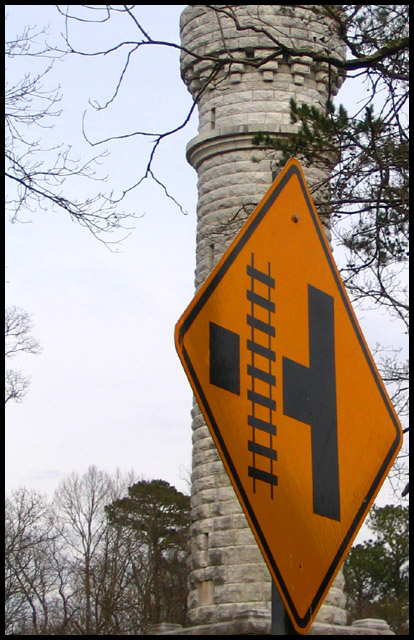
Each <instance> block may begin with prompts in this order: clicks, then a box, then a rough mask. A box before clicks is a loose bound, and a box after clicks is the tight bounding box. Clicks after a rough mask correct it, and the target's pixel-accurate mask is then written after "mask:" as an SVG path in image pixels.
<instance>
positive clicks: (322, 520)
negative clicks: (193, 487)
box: [175, 160, 402, 633]
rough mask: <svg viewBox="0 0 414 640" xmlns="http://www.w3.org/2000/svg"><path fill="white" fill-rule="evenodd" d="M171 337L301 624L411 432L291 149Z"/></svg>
mask: <svg viewBox="0 0 414 640" xmlns="http://www.w3.org/2000/svg"><path fill="white" fill-rule="evenodd" d="M175 340H176V347H177V351H178V354H179V357H180V359H181V362H182V364H183V367H184V369H185V371H186V374H187V376H188V379H189V381H190V383H191V386H192V388H193V391H194V393H195V395H196V398H197V401H198V403H199V406H200V408H201V410H202V412H203V415H204V417H205V420H206V422H207V424H208V426H209V429H210V431H211V435H212V437H213V439H214V441H215V443H216V446H217V448H218V450H219V452H220V455H221V458H222V460H223V463H224V466H225V468H226V470H227V472H228V474H229V476H230V479H231V482H232V484H233V486H234V489H235V491H236V494H237V496H238V498H239V500H240V503H241V505H242V507H243V510H244V513H245V514H246V517H247V519H248V521H249V524H250V526H251V528H252V530H253V533H254V535H255V538H256V540H257V543H258V545H259V547H260V549H261V551H262V553H263V556H264V558H265V561H266V563H267V566H268V568H269V571H270V573H271V575H272V578H273V580H274V582H275V584H276V586H277V588H278V590H279V593H280V596H281V598H282V600H283V602H284V604H285V607H286V609H287V611H288V612H289V615H290V618H291V620H292V623H293V625H294V626H295V628H296V630H297V631H298V632H299V633H306V632H307V630H308V629H309V627H310V625H311V624H312V622H313V620H314V618H315V616H316V613H317V611H318V609H319V606H320V605H321V604H322V602H323V600H324V598H325V596H326V593H327V591H328V589H329V587H330V585H331V584H332V582H333V580H334V578H335V575H336V573H337V571H338V569H339V567H340V566H341V564H342V562H343V560H344V558H345V555H346V553H347V551H348V550H349V548H350V546H351V544H352V541H353V540H354V538H355V536H356V534H357V532H358V530H359V528H360V526H361V524H362V522H363V521H364V518H365V517H366V515H367V513H368V511H369V508H370V506H371V505H372V502H373V500H374V498H375V496H376V494H377V493H378V491H379V489H380V487H381V485H382V483H383V481H384V479H385V477H386V476H387V474H388V472H389V470H390V467H391V465H392V463H393V461H394V459H395V457H396V455H397V453H398V451H399V449H400V447H401V441H402V432H401V426H400V424H399V421H398V418H397V416H396V414H395V411H394V409H393V407H392V405H391V402H390V400H389V397H388V395H387V392H386V390H385V387H384V385H383V383H382V381H381V379H380V376H379V374H378V371H377V369H376V367H375V364H374V362H373V359H372V356H371V354H370V352H369V349H368V347H367V345H366V342H365V340H364V337H363V335H362V332H361V329H360V327H359V325H358V322H357V319H356V317H355V314H354V312H353V310H352V307H351V304H350V302H349V299H348V296H347V294H346V292H345V289H344V286H343V283H342V281H341V278H340V276H339V273H338V270H337V267H336V265H335V263H334V260H333V258H332V253H331V250H330V248H329V245H328V243H327V241H326V238H325V234H324V231H323V229H322V226H321V224H320V221H319V218H318V216H317V214H316V211H315V207H314V205H313V202H312V198H311V196H310V193H309V189H308V187H307V185H306V182H305V179H304V176H303V173H302V170H301V168H300V165H299V163H298V162H297V161H296V160H291V161H289V162H288V164H287V165H286V166H285V168H284V169H283V171H282V172H281V173H280V175H279V176H278V178H277V179H276V181H275V182H274V183H273V185H272V186H271V188H270V189H269V191H268V193H267V194H266V196H265V197H264V198H263V200H262V201H261V202H260V204H259V205H258V207H257V208H256V209H255V211H254V212H253V214H252V215H251V216H250V218H249V219H248V221H247V222H246V224H245V225H244V226H243V228H242V229H241V231H240V232H239V234H238V235H237V236H236V238H235V239H234V241H233V242H232V244H231V246H230V247H229V249H228V250H227V251H226V253H225V254H224V255H223V257H222V258H221V260H220V262H219V263H218V264H217V265H216V267H215V268H214V269H213V271H212V272H211V274H210V276H209V277H208V278H207V280H206V282H205V283H204V284H203V286H202V287H201V288H200V290H199V291H198V292H197V294H196V296H195V297H194V299H193V300H192V302H191V303H190V305H189V306H188V308H187V309H186V311H185V312H184V314H183V316H182V317H181V318H180V320H179V322H178V323H177V326H176V331H175Z"/></svg>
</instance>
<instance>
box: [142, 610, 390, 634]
mask: <svg viewBox="0 0 414 640" xmlns="http://www.w3.org/2000/svg"><path fill="white" fill-rule="evenodd" d="M147 635H151V636H219V635H220V636H221V635H224V636H235V635H249V636H263V635H267V636H268V635H272V634H271V633H270V613H269V612H268V611H264V610H262V609H250V610H248V611H242V612H240V613H239V614H238V615H237V617H235V618H234V620H229V621H226V622H215V623H213V624H201V625H197V626H194V627H182V626H181V625H179V624H169V623H161V624H155V625H152V626H151V627H150V628H149V629H148V634H147ZM307 635H310V636H394V635H395V633H394V632H393V631H391V629H390V627H389V626H388V624H387V623H386V622H385V620H376V619H374V618H366V619H364V620H355V621H354V622H353V623H352V625H351V626H349V627H348V626H346V625H339V624H327V623H324V622H314V623H313V625H312V627H311V629H310V631H309V633H308V634H307Z"/></svg>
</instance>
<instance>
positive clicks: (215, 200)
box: [180, 5, 346, 625]
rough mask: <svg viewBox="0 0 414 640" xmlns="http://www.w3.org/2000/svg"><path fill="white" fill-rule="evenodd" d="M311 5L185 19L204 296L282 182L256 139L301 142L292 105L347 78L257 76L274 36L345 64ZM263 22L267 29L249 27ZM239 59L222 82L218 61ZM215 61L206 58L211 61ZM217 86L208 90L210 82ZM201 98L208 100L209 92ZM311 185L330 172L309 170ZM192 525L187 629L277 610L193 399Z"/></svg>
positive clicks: (194, 10)
mask: <svg viewBox="0 0 414 640" xmlns="http://www.w3.org/2000/svg"><path fill="white" fill-rule="evenodd" d="M309 6H310V5H308V6H306V5H302V6H301V7H297V6H280V5H237V6H236V5H232V6H231V7H232V10H233V11H235V17H236V21H237V25H238V27H239V28H237V26H236V22H235V20H234V19H232V18H231V17H229V15H227V14H228V13H229V8H228V7H229V5H215V7H216V11H214V10H213V9H211V8H208V7H206V6H203V5H190V6H188V7H187V8H186V9H185V10H184V11H183V13H182V16H181V24H180V27H181V39H182V45H183V46H184V47H185V48H186V49H188V50H189V51H191V52H192V53H194V54H196V55H195V56H194V55H190V54H189V53H185V52H184V53H183V54H182V57H181V74H182V77H183V80H184V82H185V83H186V84H187V87H188V89H189V91H190V92H191V94H192V96H193V99H196V100H197V101H198V109H199V135H198V136H197V137H196V138H194V139H193V140H191V141H190V143H189V144H188V147H187V157H188V160H189V162H190V163H191V164H192V166H193V167H194V168H195V169H196V170H197V173H198V194H199V199H198V207H197V216H198V226H197V248H196V253H197V255H196V273H195V285H196V288H198V287H199V286H200V285H201V284H202V283H203V282H204V280H205V278H206V277H207V275H208V274H209V273H210V271H211V269H212V267H213V266H214V265H215V264H216V262H217V261H218V260H219V258H220V257H221V255H222V254H223V252H224V251H225V250H226V248H227V246H228V245H229V243H230V241H231V240H232V238H233V237H234V235H235V234H236V233H237V231H238V230H239V229H240V227H241V225H242V224H243V222H244V221H245V220H246V218H247V216H248V215H249V213H251V212H252V211H253V209H254V207H255V205H256V204H257V203H258V202H259V201H260V200H261V198H262V197H263V196H264V195H265V193H266V192H267V190H268V188H269V186H270V185H271V183H272V180H273V178H274V176H275V173H277V165H276V164H275V161H274V155H271V154H270V153H269V151H268V150H263V149H261V150H259V149H257V148H256V147H255V146H254V145H253V143H252V138H253V135H254V134H255V133H257V132H258V131H269V132H272V133H276V134H278V135H280V136H286V135H290V134H292V133H294V131H295V128H294V126H293V125H292V124H291V122H290V117H289V100H290V98H291V97H294V98H295V99H296V101H297V102H298V103H299V104H301V103H302V102H306V103H309V104H315V105H323V104H324V102H325V101H326V99H327V97H328V93H329V92H330V95H333V94H335V93H336V91H337V89H338V87H339V86H340V84H341V82H342V78H341V77H338V76H335V75H334V74H333V73H331V74H330V73H329V69H328V68H327V66H326V65H324V64H315V63H313V61H312V58H310V57H309V56H306V55H304V56H296V57H293V56H291V55H289V54H288V53H285V54H284V55H279V56H278V57H277V58H275V59H274V60H269V61H268V62H267V63H266V64H265V65H264V66H262V67H259V68H254V67H252V66H250V65H249V61H250V62H251V61H253V60H254V61H257V60H258V59H263V58H264V57H266V56H268V55H270V54H272V53H275V52H276V51H277V49H276V44H275V42H274V38H277V39H279V41H282V43H283V44H285V45H286V46H287V47H292V46H297V45H298V44H299V45H300V47H301V48H302V50H304V51H306V50H307V51H308V52H309V51H315V50H318V48H319V50H322V49H321V47H322V48H323V47H326V48H327V50H328V51H329V52H330V53H332V52H334V53H336V54H337V55H344V51H343V48H342V46H341V44H340V43H339V42H338V41H337V40H336V37H335V35H334V33H333V29H332V25H331V24H329V23H328V22H326V21H324V20H322V19H321V18H319V19H315V16H314V15H313V13H312V12H311V11H310V10H309V8H308V7H309ZM252 24H253V25H254V26H255V27H256V28H257V29H260V30H261V31H262V32H260V33H259V32H258V31H255V30H252V29H246V27H247V26H248V25H252ZM229 55H231V56H232V57H233V60H234V61H233V62H231V64H226V65H223V66H222V68H221V69H220V70H219V71H218V72H217V73H215V70H216V67H215V64H216V61H217V56H221V58H223V57H227V58H228V57H229ZM209 56H210V57H214V58H215V59H214V60H213V59H208V57H209ZM212 74H213V75H214V78H213V79H212V80H211V82H210V84H209V85H208V86H207V87H206V88H204V87H205V85H206V82H207V80H208V78H210V77H211V75H212ZM200 92H201V93H200ZM305 172H306V178H307V181H308V182H309V183H310V184H313V183H315V181H318V180H320V179H321V178H322V177H325V178H326V176H323V175H321V174H320V172H317V171H315V170H312V169H307V170H306V167H305ZM192 418H193V422H192V430H193V462H192V464H193V468H192V496H191V505H192V525H191V540H190V547H189V558H190V560H189V561H190V567H189V568H190V573H189V590H190V591H189V600H188V605H189V618H188V624H189V625H202V624H211V623H216V622H222V621H226V620H231V619H232V618H233V617H234V616H236V615H237V614H240V613H241V612H243V611H246V610H251V609H261V610H267V611H269V610H270V602H271V581H270V575H269V572H268V570H267V567H266V565H265V563H264V561H263V558H262V555H261V553H260V550H259V548H258V546H257V544H256V542H255V540H254V537H253V534H252V533H251V530H250V527H249V525H248V523H247V520H246V518H245V516H244V514H243V512H242V509H241V507H240V504H239V502H238V499H237V497H236V495H235V493H234V490H233V488H232V486H231V484H230V481H229V479H228V476H227V473H226V471H225V469H224V467H223V465H222V462H221V460H220V458H219V455H218V453H217V450H216V447H215V445H214V442H213V440H212V438H211V436H210V434H209V430H208V427H207V426H206V424H205V422H204V418H203V416H202V414H201V412H200V409H199V408H198V405H197V403H196V402H195V401H194V405H193V409H192ZM342 585H343V578H342V575H341V574H339V576H338V578H337V580H336V582H335V584H334V587H333V588H332V590H331V592H330V594H329V595H328V599H327V601H326V602H327V604H325V605H323V606H322V609H321V612H320V615H321V621H323V622H332V623H333V622H335V623H336V624H344V623H345V621H346V620H345V619H346V613H345V610H344V602H345V597H344V594H343V591H342Z"/></svg>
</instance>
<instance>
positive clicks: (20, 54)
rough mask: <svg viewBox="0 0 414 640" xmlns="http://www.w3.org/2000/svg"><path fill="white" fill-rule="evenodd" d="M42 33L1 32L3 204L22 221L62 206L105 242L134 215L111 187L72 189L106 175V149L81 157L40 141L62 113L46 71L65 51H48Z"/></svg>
mask: <svg viewBox="0 0 414 640" xmlns="http://www.w3.org/2000/svg"><path fill="white" fill-rule="evenodd" d="M6 28H7V21H6ZM45 36H46V32H45V30H36V29H35V28H32V27H24V28H23V30H22V32H21V33H20V34H18V35H12V34H9V33H8V32H7V36H6V48H5V54H6V91H5V125H6V131H5V141H6V147H5V177H6V210H7V211H8V212H9V213H10V217H11V220H12V221H13V222H15V221H26V220H27V218H28V217H29V219H30V218H31V217H32V216H33V215H34V214H36V213H38V212H39V210H51V211H63V212H65V213H66V214H69V216H70V217H71V218H72V220H74V221H76V222H78V223H79V224H81V225H82V226H84V227H86V228H87V229H88V230H89V231H90V232H91V233H92V234H93V235H94V236H95V237H96V238H98V239H99V240H102V241H104V242H105V243H106V244H107V246H109V245H110V244H111V242H110V238H111V236H110V234H113V233H115V234H116V238H115V239H114V240H113V242H119V240H120V237H119V232H121V234H123V235H124V236H125V229H126V226H125V221H126V219H127V218H132V217H134V215H133V214H132V213H125V212H123V211H121V210H120V207H119V200H118V201H116V200H115V199H114V198H113V194H112V193H105V192H102V191H98V192H96V191H95V192H94V193H92V194H91V195H90V196H87V197H84V198H82V197H78V196H76V195H75V194H76V193H79V192H80V191H81V189H79V183H81V184H83V183H84V182H85V181H87V182H89V181H90V180H93V181H97V180H100V181H104V180H105V179H106V178H105V177H102V178H101V177H99V175H98V173H97V168H98V165H99V163H100V160H102V158H103V157H104V156H105V152H103V153H100V154H97V155H94V156H93V157H89V158H88V159H86V160H84V161H82V160H79V159H78V158H76V157H75V156H74V154H73V152H72V149H71V145H70V144H69V143H68V142H66V143H65V142H63V143H54V144H52V145H51V146H48V145H47V144H45V141H44V139H43V134H44V132H45V130H46V129H50V128H53V126H54V122H55V121H56V119H57V118H59V116H60V115H61V113H62V112H61V108H60V101H61V95H60V92H59V87H57V88H56V87H52V88H50V86H49V85H50V82H49V78H50V75H51V74H50V71H51V70H52V67H53V64H54V62H55V60H56V58H57V57H61V56H62V55H64V54H59V53H57V52H56V51H53V50H52V49H51V48H50V47H49V46H48V45H47V44H46V43H45V41H44V39H45ZM33 68H36V69H39V70H38V71H33Z"/></svg>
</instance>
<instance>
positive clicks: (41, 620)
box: [5, 489, 57, 634]
mask: <svg viewBox="0 0 414 640" xmlns="http://www.w3.org/2000/svg"><path fill="white" fill-rule="evenodd" d="M54 541H55V531H54V527H53V521H52V518H51V513H50V510H49V506H48V504H47V501H46V498H45V496H42V495H40V494H38V493H36V492H33V491H29V490H27V489H20V490H18V491H16V492H14V493H13V494H12V496H11V497H10V498H6V513H5V563H6V567H5V632H6V634H10V633H13V634H24V633H26V632H28V631H29V629H32V630H33V631H34V633H35V634H43V633H45V631H46V630H47V629H48V625H49V619H50V609H51V604H52V600H53V592H54V590H55V588H56V587H57V583H56V575H55V572H54V567H53V557H54V553H53V548H54Z"/></svg>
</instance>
